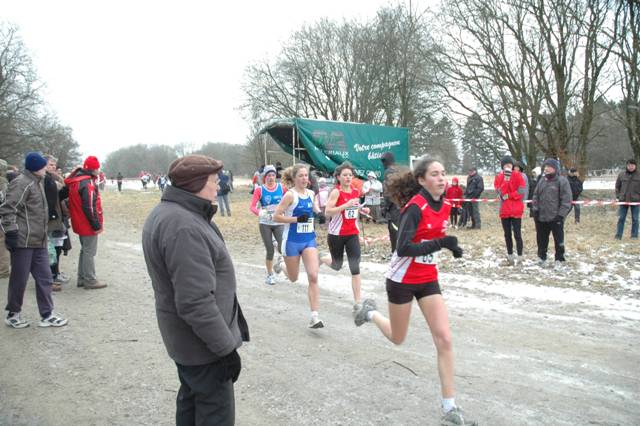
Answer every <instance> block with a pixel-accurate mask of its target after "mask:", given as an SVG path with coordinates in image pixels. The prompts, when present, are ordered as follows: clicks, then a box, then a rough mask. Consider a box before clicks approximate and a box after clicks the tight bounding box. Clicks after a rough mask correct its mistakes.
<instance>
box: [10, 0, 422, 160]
mask: <svg viewBox="0 0 640 426" xmlns="http://www.w3.org/2000/svg"><path fill="white" fill-rule="evenodd" d="M427 3H430V1H428V0H422V1H418V0H413V4H414V5H416V4H420V5H421V7H422V5H426V4H427ZM387 4H395V2H390V1H389V0H323V1H294V0H271V1H228V2H214V1H205V0H202V1H195V0H189V1H186V0H184V1H138V0H136V1H120V0H118V1H108V2H106V1H103V2H98V1H67V0H59V1H32V0H19V1H18V0H0V11H1V12H0V19H3V20H6V21H9V22H11V23H14V24H16V25H18V26H19V28H20V35H21V36H22V38H23V40H24V42H25V44H26V46H27V48H28V49H29V50H30V52H31V53H32V56H33V59H34V62H35V65H36V67H37V70H38V73H39V75H40V77H41V79H42V81H43V82H45V83H46V91H45V99H46V100H47V101H48V102H49V104H50V107H51V109H52V110H53V111H55V112H56V113H57V115H58V117H59V119H60V121H61V122H62V123H63V124H65V125H68V126H71V127H72V128H73V131H74V137H75V139H76V140H77V141H78V142H79V143H80V147H81V151H82V154H83V156H84V155H88V154H93V155H98V156H99V157H100V158H101V159H104V157H105V156H106V155H107V154H108V153H109V152H111V151H114V150H116V149H118V148H121V147H124V146H127V145H134V144H138V143H145V144H168V145H174V144H176V143H179V142H188V143H193V144H195V145H196V146H199V145H201V144H203V143H206V142H209V141H211V142H229V143H243V142H244V141H245V140H246V138H247V136H248V128H249V126H248V125H247V123H246V122H245V121H243V119H242V117H241V114H240V111H239V110H238V107H239V105H240V104H241V102H242V91H241V83H242V78H243V72H244V68H245V67H246V65H247V64H249V63H250V62H252V61H256V60H260V59H263V58H265V57H267V56H268V55H269V54H272V55H273V54H275V53H277V52H278V51H279V48H280V46H281V45H282V43H283V41H284V40H286V39H287V38H288V36H289V35H290V34H291V33H292V32H293V31H295V30H296V29H298V28H299V27H300V26H301V25H302V24H303V23H313V22H315V21H317V20H318V19H320V18H321V17H324V16H327V17H330V18H334V19H340V18H342V17H346V18H356V19H361V20H365V19H369V18H371V17H373V16H374V15H375V12H376V10H378V9H379V8H380V7H381V6H383V5H387Z"/></svg>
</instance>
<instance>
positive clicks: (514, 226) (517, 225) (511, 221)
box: [500, 217, 523, 256]
mask: <svg viewBox="0 0 640 426" xmlns="http://www.w3.org/2000/svg"><path fill="white" fill-rule="evenodd" d="M500 221H501V222H502V230H503V231H504V242H505V243H506V245H507V254H513V239H512V237H511V234H512V231H513V238H515V240H516V251H517V253H518V256H522V247H523V244H522V219H520V218H518V219H516V218H514V217H505V218H502V219H500Z"/></svg>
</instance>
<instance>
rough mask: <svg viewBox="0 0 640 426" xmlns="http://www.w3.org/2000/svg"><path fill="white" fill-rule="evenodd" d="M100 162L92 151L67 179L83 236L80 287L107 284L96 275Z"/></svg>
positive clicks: (73, 219)
mask: <svg viewBox="0 0 640 426" xmlns="http://www.w3.org/2000/svg"><path fill="white" fill-rule="evenodd" d="M99 172H100V162H99V161H98V159H97V158H96V157H94V156H92V155H90V156H89V157H87V159H86V160H84V165H83V166H82V168H76V169H75V170H74V171H72V172H71V174H70V175H69V176H68V177H67V178H66V179H65V180H64V183H65V184H66V185H67V190H68V192H69V214H70V216H71V227H72V228H73V232H75V233H76V234H78V237H79V238H80V246H81V248H80V258H79V260H78V281H77V285H78V287H84V288H85V289H86V290H94V289H100V288H104V287H106V286H107V285H106V284H105V283H101V282H99V281H98V279H97V278H96V265H95V256H96V254H97V252H98V234H100V233H101V232H102V229H103V228H102V226H103V218H102V202H101V200H100V191H99V190H98V184H97V182H96V181H97V178H98V173H99Z"/></svg>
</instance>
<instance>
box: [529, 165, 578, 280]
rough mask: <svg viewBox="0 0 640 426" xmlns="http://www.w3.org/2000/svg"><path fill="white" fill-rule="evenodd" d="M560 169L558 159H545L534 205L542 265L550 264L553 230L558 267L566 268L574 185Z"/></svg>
mask: <svg viewBox="0 0 640 426" xmlns="http://www.w3.org/2000/svg"><path fill="white" fill-rule="evenodd" d="M559 170H560V163H558V160H555V159H553V158H547V159H546V160H544V162H543V163H542V172H543V174H544V175H543V176H542V177H541V178H540V179H539V181H538V184H537V185H536V189H535V190H534V191H533V199H532V201H533V203H532V207H531V210H532V213H533V219H534V220H535V221H536V222H537V223H536V233H537V235H536V239H537V243H538V265H539V266H544V265H545V264H546V261H547V249H548V247H549V234H553V242H554V245H555V250H556V253H555V267H556V269H560V268H562V262H564V261H565V258H564V253H565V246H564V220H565V218H566V217H567V215H568V214H569V211H570V210H571V186H570V185H569V181H568V180H567V178H566V177H564V176H561V175H560V173H559Z"/></svg>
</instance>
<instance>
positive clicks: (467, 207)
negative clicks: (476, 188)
mask: <svg viewBox="0 0 640 426" xmlns="http://www.w3.org/2000/svg"><path fill="white" fill-rule="evenodd" d="M469 217H471V202H470V201H464V202H463V203H462V213H461V214H460V223H459V224H458V225H459V226H460V228H465V227H466V226H467V222H468V221H469Z"/></svg>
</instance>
